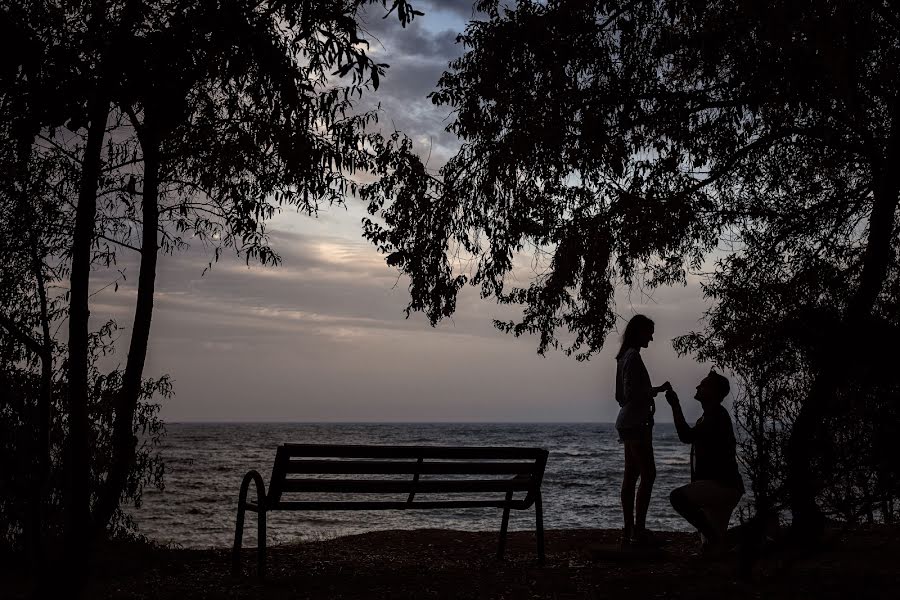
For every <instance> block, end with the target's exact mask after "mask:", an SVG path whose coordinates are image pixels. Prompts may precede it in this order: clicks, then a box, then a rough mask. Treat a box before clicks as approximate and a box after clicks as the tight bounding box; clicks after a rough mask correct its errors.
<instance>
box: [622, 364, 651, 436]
mask: <svg viewBox="0 0 900 600" xmlns="http://www.w3.org/2000/svg"><path fill="white" fill-rule="evenodd" d="M651 389H652V386H651V384H650V374H649V373H647V368H646V367H645V366H644V361H643V360H642V359H641V351H640V349H638V348H628V349H627V350H625V352H624V353H623V354H622V356H621V357H620V358H617V359H616V401H617V402H618V403H619V406H620V407H621V408H619V416H618V417H617V418H616V429H629V428H632V427H641V426H645V425H653V411H652V406H653V393H652V391H651Z"/></svg>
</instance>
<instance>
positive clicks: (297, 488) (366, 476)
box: [266, 444, 548, 508]
mask: <svg viewBox="0 0 900 600" xmlns="http://www.w3.org/2000/svg"><path fill="white" fill-rule="evenodd" d="M547 455H548V453H547V450H545V449H543V448H518V447H449V446H367V445H319V444H283V445H281V446H279V447H278V450H277V453H276V455H275V464H274V466H273V467H272V478H271V480H270V483H269V492H268V495H267V498H266V503H267V504H268V505H269V506H270V507H272V508H276V507H277V506H278V505H279V504H283V505H287V504H290V503H289V502H284V501H283V499H282V496H283V495H287V494H295V493H303V494H306V493H314V494H397V495H399V494H405V495H406V498H405V499H404V500H405V502H408V503H413V502H415V500H416V496H417V495H418V496H419V497H421V496H422V495H433V494H439V495H442V496H443V495H448V494H452V495H454V496H453V497H454V498H466V500H449V501H448V500H442V501H441V504H444V505H450V504H453V503H454V502H458V503H460V504H463V503H465V504H468V505H473V501H472V500H471V498H472V497H473V495H474V496H478V497H480V498H486V497H491V496H492V495H493V496H495V497H496V496H497V495H499V501H501V502H506V503H510V504H511V505H512V506H514V507H516V508H527V507H529V506H531V504H533V503H534V499H535V497H536V495H537V493H538V491H539V490H540V486H541V480H542V479H543V477H544V468H545V466H546V464H547ZM516 496H522V497H521V498H519V499H517V498H516ZM496 501H497V499H496V498H495V500H494V502H496ZM383 502H385V503H391V504H395V503H396V499H394V500H393V501H390V500H384V501H383ZM370 503H372V504H377V503H378V501H370ZM410 508H413V507H412V506H410Z"/></svg>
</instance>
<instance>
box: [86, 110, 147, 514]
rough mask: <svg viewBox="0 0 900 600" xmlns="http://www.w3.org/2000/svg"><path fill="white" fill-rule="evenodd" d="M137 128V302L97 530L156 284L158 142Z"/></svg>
mask: <svg viewBox="0 0 900 600" xmlns="http://www.w3.org/2000/svg"><path fill="white" fill-rule="evenodd" d="M141 129H142V130H143V131H141V132H140V133H139V138H140V141H141V147H142V150H143V153H144V188H143V202H142V218H143V234H142V241H141V267H140V273H139V276H138V291H137V302H136V304H135V309H134V326H133V327H132V331H131V345H130V347H129V349H128V362H127V363H126V365H125V373H124V375H123V377H122V388H121V390H120V391H119V394H118V396H117V398H116V408H115V410H116V416H115V422H114V425H113V439H112V452H113V457H112V462H111V466H110V469H109V473H108V475H107V478H106V481H105V483H104V485H103V488H102V489H101V492H100V494H99V497H98V500H97V504H96V507H95V510H94V524H95V527H97V529H98V530H101V529H103V528H105V527H106V526H107V524H108V523H109V520H110V519H111V518H112V516H113V514H114V513H115V511H116V508H118V506H119V501H120V499H121V496H122V491H123V490H124V488H125V485H126V482H127V479H128V473H129V472H130V471H131V468H132V466H133V465H134V460H135V448H136V444H137V439H136V438H135V436H134V414H135V410H136V408H137V403H138V399H139V398H140V393H141V376H142V375H143V372H144V362H145V359H146V357H147V344H148V340H149V337H150V322H151V320H152V317H153V293H154V289H155V284H156V262H157V255H158V249H159V244H158V240H157V230H158V225H159V205H158V204H159V198H158V196H159V169H160V144H159V140H158V138H157V137H156V135H155V132H153V131H152V130H151V129H150V128H147V127H143V128H141Z"/></svg>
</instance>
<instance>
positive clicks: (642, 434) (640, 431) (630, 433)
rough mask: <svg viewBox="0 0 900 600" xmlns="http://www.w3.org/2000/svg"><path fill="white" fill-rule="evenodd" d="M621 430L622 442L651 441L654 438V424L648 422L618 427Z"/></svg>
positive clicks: (620, 439) (620, 437) (620, 438)
mask: <svg viewBox="0 0 900 600" xmlns="http://www.w3.org/2000/svg"><path fill="white" fill-rule="evenodd" d="M616 431H618V432H619V441H620V442H641V441H648V442H649V441H651V440H652V439H653V425H652V424H651V423H646V424H644V425H637V426H634V427H623V428H621V429H618V428H617V429H616Z"/></svg>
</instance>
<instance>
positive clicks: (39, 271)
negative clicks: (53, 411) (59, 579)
mask: <svg viewBox="0 0 900 600" xmlns="http://www.w3.org/2000/svg"><path fill="white" fill-rule="evenodd" d="M36 238H37V236H35V241H34V242H33V244H34V245H33V246H32V252H33V254H32V260H33V263H34V277H35V281H36V283H37V291H38V298H39V300H40V310H41V333H42V335H43V340H42V341H41V347H42V350H43V352H42V353H41V388H40V396H39V397H38V446H39V454H38V469H37V474H36V476H35V487H36V490H35V494H36V503H35V504H36V506H33V507H32V510H34V511H35V525H34V526H35V532H34V535H35V536H36V537H35V540H34V541H35V544H36V546H35V547H34V556H33V559H34V561H35V563H34V564H35V573H36V574H38V575H39V574H40V569H41V566H42V565H43V564H44V563H45V562H46V556H45V548H44V513H45V509H46V506H47V498H48V495H49V493H50V404H51V402H52V399H53V340H52V339H51V338H50V316H49V314H48V310H47V289H46V287H45V282H44V272H43V260H42V259H41V257H40V256H39V253H38V246H37V243H38V242H37V239H36Z"/></svg>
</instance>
